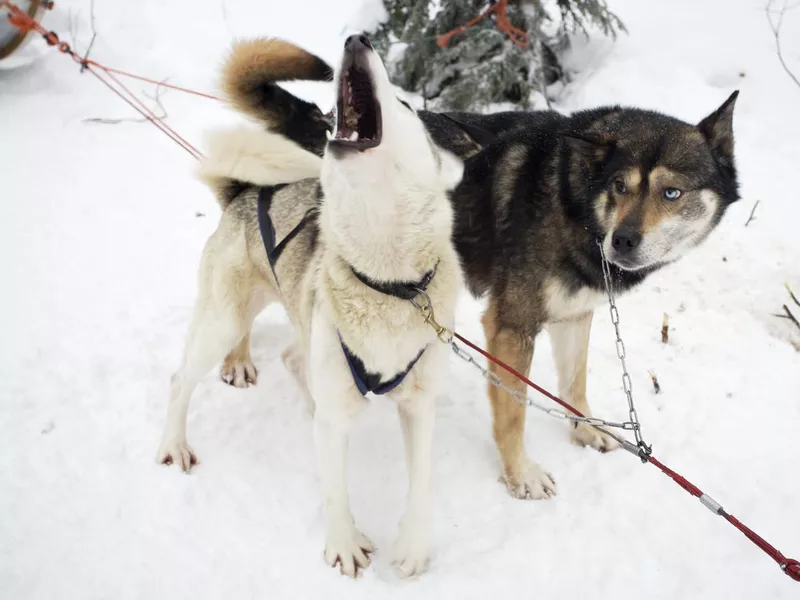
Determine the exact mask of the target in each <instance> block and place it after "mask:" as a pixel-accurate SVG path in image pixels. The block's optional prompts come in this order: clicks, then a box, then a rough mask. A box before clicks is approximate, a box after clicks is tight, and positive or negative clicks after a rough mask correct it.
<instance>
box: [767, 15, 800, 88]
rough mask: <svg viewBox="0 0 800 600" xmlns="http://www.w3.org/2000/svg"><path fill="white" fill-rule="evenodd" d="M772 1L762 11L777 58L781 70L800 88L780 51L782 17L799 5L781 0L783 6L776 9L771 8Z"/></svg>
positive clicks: (799, 81) (798, 81)
mask: <svg viewBox="0 0 800 600" xmlns="http://www.w3.org/2000/svg"><path fill="white" fill-rule="evenodd" d="M774 3H775V0H768V2H767V5H766V6H765V7H764V12H765V13H766V14H767V21H768V22H769V26H770V29H772V35H774V36H775V51H776V52H777V54H778V60H779V61H781V66H782V67H783V70H784V71H786V74H787V75H788V76H789V77H791V78H792V81H794V83H795V85H797V87H798V88H800V80H799V79H798V78H797V77H796V76H795V74H794V73H792V70H791V69H790V68H789V67H788V65H787V64H786V61H785V60H784V59H783V52H782V51H781V27H783V17H784V16H785V15H786V12H787V11H789V10H792V9H795V8H797V7H798V6H800V2H797V3H795V4H791V5H790V4H788V0H783V6H781V8H780V9H779V10H777V11H775V10H773V8H772V5H773V4H774Z"/></svg>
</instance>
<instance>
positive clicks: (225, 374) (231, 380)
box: [219, 358, 258, 388]
mask: <svg viewBox="0 0 800 600" xmlns="http://www.w3.org/2000/svg"><path fill="white" fill-rule="evenodd" d="M219 375H220V377H222V381H224V382H225V383H227V384H228V385H232V386H233V387H237V388H246V387H247V386H248V385H255V384H256V380H257V379H258V371H257V370H256V368H255V366H254V365H253V363H252V361H251V360H250V359H249V358H247V359H245V360H230V359H227V358H226V359H225V362H224V363H222V368H221V369H220V370H219Z"/></svg>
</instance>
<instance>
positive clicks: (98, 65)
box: [84, 59, 223, 102]
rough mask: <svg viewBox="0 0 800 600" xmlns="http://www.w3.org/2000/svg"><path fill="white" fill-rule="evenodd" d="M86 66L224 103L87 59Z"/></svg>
mask: <svg viewBox="0 0 800 600" xmlns="http://www.w3.org/2000/svg"><path fill="white" fill-rule="evenodd" d="M84 63H85V64H86V65H92V66H95V67H98V68H100V69H103V70H104V71H105V72H107V73H116V74H117V75H122V76H124V77H130V78H131V79H138V80H139V81H146V82H147V83H153V84H155V85H160V86H162V87H166V88H170V89H172V90H178V91H179V92H186V93H187V94H194V95H195V96H200V97H201V98H208V99H210V100H218V101H219V102H223V100H222V98H220V97H219V96H214V95H212V94H207V93H205V92H198V91H197V90H190V89H189V88H185V87H181V86H179V85H173V84H171V83H166V82H165V81H158V80H156V79H150V78H148V77H142V76H141V75H134V74H133V73H128V72H127V71H122V70H121V69H114V68H112V67H107V66H105V65H101V64H100V63H98V62H95V61H93V60H91V59H87V60H85V61H84Z"/></svg>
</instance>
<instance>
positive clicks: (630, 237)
mask: <svg viewBox="0 0 800 600" xmlns="http://www.w3.org/2000/svg"><path fill="white" fill-rule="evenodd" d="M641 243H642V234H641V233H639V231H638V230H637V229H634V228H633V227H629V226H627V225H623V226H622V227H620V228H619V229H617V230H616V231H615V232H614V235H613V236H611V245H612V246H613V247H614V250H616V251H617V253H618V254H628V253H630V252H632V251H633V250H635V249H636V247H637V246H638V245H639V244H641Z"/></svg>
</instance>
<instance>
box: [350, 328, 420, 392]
mask: <svg viewBox="0 0 800 600" xmlns="http://www.w3.org/2000/svg"><path fill="white" fill-rule="evenodd" d="M339 342H340V343H341V344H342V350H343V351H344V357H345V359H347V366H348V367H350V373H351V374H352V375H353V381H354V382H355V384H356V387H357V388H358V391H359V392H361V395H362V396H366V395H367V393H368V392H372V393H373V394H375V395H377V396H381V395H383V394H388V393H389V392H391V391H392V390H393V389H394V388H396V387H397V386H398V385H400V384H401V383H403V380H404V379H405V378H406V375H408V374H409V373H410V372H411V369H413V368H414V365H415V364H417V361H418V360H419V359H420V358H422V354H423V353H424V352H425V348H427V346H425V348H423V349H422V350H420V351H419V354H417V356H416V357H415V358H414V360H412V361H411V362H410V363H408V366H407V367H406V368H405V369H404V370H403V371H401V372H400V373H398V374H397V375H395V376H394V377H392V378H391V379H390V380H389V381H387V382H385V383H381V375H380V373H370V372H369V371H367V367H366V366H365V365H364V361H362V360H361V359H360V358H358V356H356V355H355V354H353V352H352V350H350V348H348V347H347V344H345V343H344V340H343V339H342V335H341V334H339Z"/></svg>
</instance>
